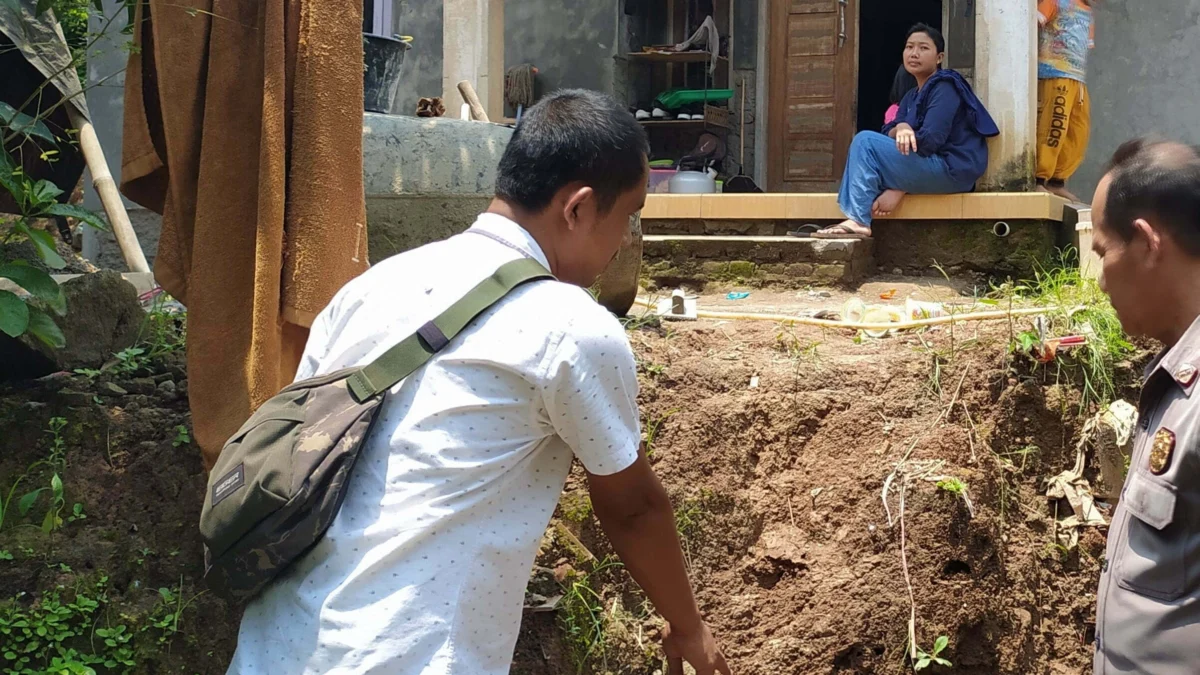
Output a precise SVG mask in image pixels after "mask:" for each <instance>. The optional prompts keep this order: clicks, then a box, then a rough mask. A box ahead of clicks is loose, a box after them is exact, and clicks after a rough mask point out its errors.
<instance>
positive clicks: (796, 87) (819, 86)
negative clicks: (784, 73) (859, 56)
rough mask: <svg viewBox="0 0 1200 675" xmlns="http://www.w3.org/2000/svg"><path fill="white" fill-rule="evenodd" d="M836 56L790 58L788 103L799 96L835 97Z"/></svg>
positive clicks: (787, 90)
mask: <svg viewBox="0 0 1200 675" xmlns="http://www.w3.org/2000/svg"><path fill="white" fill-rule="evenodd" d="M836 66H837V57H836V56H811V57H808V58H805V59H789V63H788V81H787V89H786V90H785V91H786V93H787V97H788V103H791V102H792V101H793V100H795V99H798V98H830V99H831V98H833V95H834V93H835V92H836V86H835V83H834V80H833V74H834V70H835V68H836Z"/></svg>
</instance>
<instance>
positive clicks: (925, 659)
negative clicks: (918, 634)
mask: <svg viewBox="0 0 1200 675" xmlns="http://www.w3.org/2000/svg"><path fill="white" fill-rule="evenodd" d="M914 642H915V640H914ZM948 646H950V638H948V637H946V636H945V635H939V636H938V638H937V639H936V640H934V641H933V652H932V653H927V652H926V651H925V650H924V649H921V648H920V647H917V660H916V663H914V664H913V670H925V669H926V668H928V667H929V666H931V665H933V664H937V665H939V666H945V667H947V668H953V667H954V664H953V663H950V662H949V661H948V660H946V659H943V658H942V657H941V656H939V654H941V653H942V652H944V651H945V650H946V647H948Z"/></svg>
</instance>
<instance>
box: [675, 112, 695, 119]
mask: <svg viewBox="0 0 1200 675" xmlns="http://www.w3.org/2000/svg"><path fill="white" fill-rule="evenodd" d="M676 119H681V120H690V119H692V116H691V115H689V114H687V113H679V114H678V115H676Z"/></svg>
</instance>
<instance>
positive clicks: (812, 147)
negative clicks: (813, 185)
mask: <svg viewBox="0 0 1200 675" xmlns="http://www.w3.org/2000/svg"><path fill="white" fill-rule="evenodd" d="M786 176H787V179H788V180H791V181H805V180H820V181H827V180H830V179H832V178H833V176H834V165H833V139H829V140H824V141H823V140H816V139H813V140H799V141H794V142H793V143H792V144H791V147H790V148H788V166H787V173H786Z"/></svg>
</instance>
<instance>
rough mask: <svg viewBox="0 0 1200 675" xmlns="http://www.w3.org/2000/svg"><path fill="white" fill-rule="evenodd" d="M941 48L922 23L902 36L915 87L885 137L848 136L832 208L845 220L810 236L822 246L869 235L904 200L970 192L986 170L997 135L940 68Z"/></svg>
mask: <svg viewBox="0 0 1200 675" xmlns="http://www.w3.org/2000/svg"><path fill="white" fill-rule="evenodd" d="M945 51H946V41H945V39H944V38H943V37H942V34H941V32H939V31H938V30H937V29H936V28H931V27H929V26H926V25H925V24H917V25H915V26H913V27H912V28H911V29H910V30H909V31H908V40H907V43H906V44H905V46H904V69H905V70H907V71H908V72H909V73H910V74H912V76H913V77H914V78H916V80H917V87H916V88H915V89H913V90H911V91H909V92H908V93H907V94H905V96H904V99H903V100H901V101H900V109H899V111H898V113H897V115H896V119H894V120H892V121H891V122H889V123H888V124H887V125H885V126H884V127H883V133H875V132H873V131H863V132H860V133H859V134H858V135H857V136H855V137H854V142H853V143H852V144H851V145H850V156H849V158H848V159H847V160H846V172H845V175H844V176H843V177H842V187H841V190H840V191H839V192H838V206H839V207H840V208H841V210H842V213H843V214H845V215H846V220H844V221H842V222H841V223H838V224H837V225H832V226H830V227H827V228H825V229H823V230H820V231H818V232H815V233H813V234H812V235H811V236H813V237H817V238H820V239H847V238H857V239H862V238H866V237H870V236H871V220H872V219H873V218H877V217H880V216H888V215H890V214H891V213H892V212H893V211H895V210H896V207H898V206H899V205H900V200H901V199H903V197H904V195H905V194H908V193H913V194H950V193H955V192H970V191H971V190H973V189H975V182H976V181H978V180H979V178H980V177H981V176H982V175H983V172H984V170H985V169H987V163H988V150H987V141H986V140H985V139H986V138H987V137H990V136H996V135H998V134H999V133H1000V130H999V129H998V128H996V123H995V122H994V121H992V117H991V115H989V114H988V112H987V110H986V109H984V107H983V104H982V103H980V101H979V99H978V98H977V97H976V96H975V93H974V92H973V91H971V85H969V84H967V81H966V80H964V79H963V77H962V76H961V75H959V74H958V73H956V72H954V71H953V70H944V69H942V59H943V58H944V57H945Z"/></svg>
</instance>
